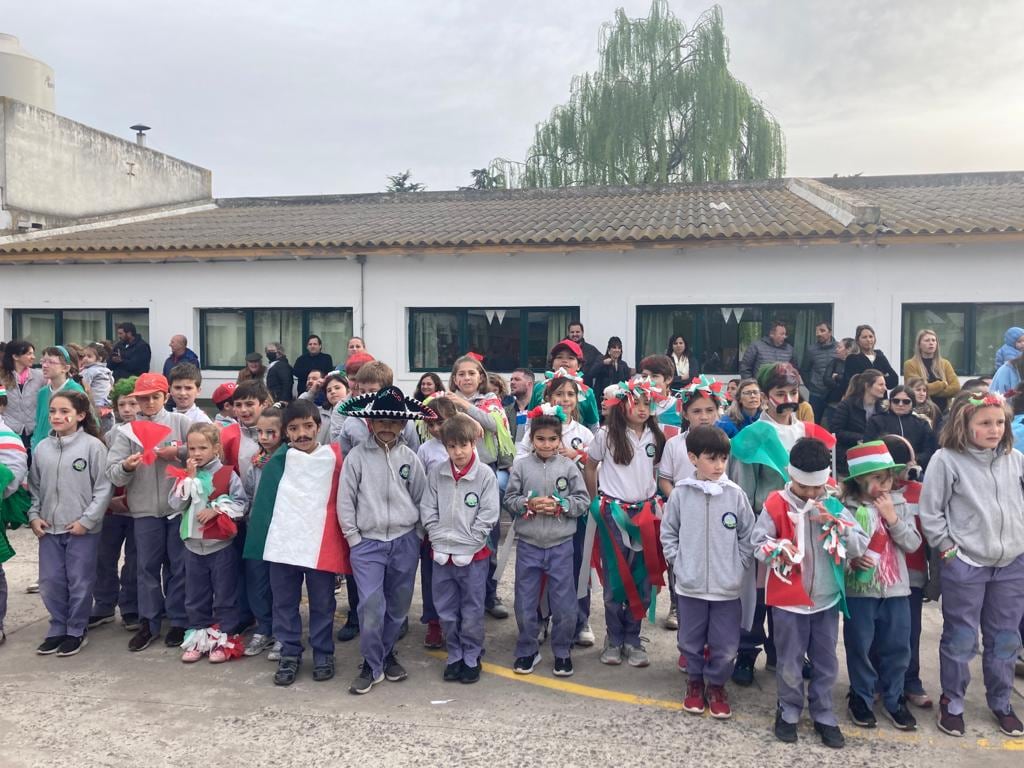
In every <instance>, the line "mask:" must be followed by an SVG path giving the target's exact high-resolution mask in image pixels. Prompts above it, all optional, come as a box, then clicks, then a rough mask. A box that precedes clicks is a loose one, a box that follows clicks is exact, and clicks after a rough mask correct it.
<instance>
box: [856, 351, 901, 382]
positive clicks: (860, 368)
mask: <svg viewBox="0 0 1024 768" xmlns="http://www.w3.org/2000/svg"><path fill="white" fill-rule="evenodd" d="M869 368H874V369H875V370H876V371H878V372H879V373H880V374H882V375H883V376H885V388H886V389H892V388H893V387H895V386H896V385H897V384H899V383H900V375H899V374H898V373H896V371H894V370H893V367H892V365H890V363H889V360H888V359H887V358H886V356H885V355H884V354H883V353H882V350H880V349H876V350H875V362H873V363H872V362H871V361H870V360H868V359H867V358H866V357H864V355H862V354H861V353H860V352H858V353H857V354H856V355H850V356H849V357H848V358H846V369H845V370H844V372H843V392H845V391H846V387H847V386H849V384H850V379H852V378H853V377H854V376H856V375H857V374H858V373H864V371H866V370H868V369H869Z"/></svg>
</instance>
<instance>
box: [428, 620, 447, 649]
mask: <svg viewBox="0 0 1024 768" xmlns="http://www.w3.org/2000/svg"><path fill="white" fill-rule="evenodd" d="M423 645H424V646H426V647H427V648H444V633H443V632H441V622H440V621H428V622H427V636H426V637H424V638H423Z"/></svg>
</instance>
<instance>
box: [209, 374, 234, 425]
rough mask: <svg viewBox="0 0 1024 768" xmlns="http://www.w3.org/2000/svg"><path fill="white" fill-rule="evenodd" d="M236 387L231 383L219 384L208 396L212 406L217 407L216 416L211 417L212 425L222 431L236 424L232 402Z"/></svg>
mask: <svg viewBox="0 0 1024 768" xmlns="http://www.w3.org/2000/svg"><path fill="white" fill-rule="evenodd" d="M237 386H238V385H237V384H236V383H235V382H233V381H229V382H227V383H225V384H219V385H218V386H217V388H216V389H215V390H213V394H212V395H211V396H210V399H211V400H213V404H214V405H215V406H216V407H217V415H216V416H214V417H213V423H214V424H216V425H217V426H218V427H220V428H222V429H223V428H224V427H229V426H231V425H232V424H235V423H237V422H236V421H235V404H234V402H233V400H232V398H234V396H235V388H236V387H237Z"/></svg>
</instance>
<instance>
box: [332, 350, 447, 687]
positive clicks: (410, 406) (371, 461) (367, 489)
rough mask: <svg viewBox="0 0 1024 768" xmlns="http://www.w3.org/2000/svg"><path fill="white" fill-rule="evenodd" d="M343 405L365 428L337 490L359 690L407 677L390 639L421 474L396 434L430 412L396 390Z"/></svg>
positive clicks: (407, 596)
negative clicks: (350, 581) (352, 596)
mask: <svg viewBox="0 0 1024 768" xmlns="http://www.w3.org/2000/svg"><path fill="white" fill-rule="evenodd" d="M364 367H365V366H364ZM341 409H342V411H343V412H344V413H346V414H347V415H348V416H349V417H350V418H349V419H346V423H348V422H349V421H357V420H359V421H361V420H362V419H366V420H367V431H368V437H367V438H366V439H365V440H364V441H363V442H361V443H360V444H359V445H357V446H356V447H355V448H353V449H352V451H351V452H350V453H348V454H347V455H346V457H345V467H344V470H343V471H342V476H341V483H340V484H339V487H338V519H339V520H340V522H341V530H342V533H344V535H345V539H346V540H347V541H348V545H349V548H350V557H351V561H352V573H353V575H354V576H355V577H356V587H357V589H358V591H359V608H358V614H359V628H360V633H359V648H360V650H361V651H362V654H363V666H362V669H361V670H360V673H359V675H358V677H356V679H355V680H353V682H352V685H351V687H350V688H349V692H350V693H353V694H364V693H369V691H370V689H371V688H372V687H373V686H374V685H376V684H377V683H379V682H381V681H382V680H383V679H384V678H385V677H387V679H388V680H390V681H392V682H398V681H400V680H404V679H405V678H406V677H408V673H407V672H406V671H405V669H404V668H403V667H402V665H401V664H399V663H398V659H397V658H396V657H395V642H396V641H397V640H398V635H399V632H400V631H401V627H402V624H403V622H404V621H405V619H406V617H407V615H408V613H409V606H410V605H411V603H412V592H413V582H414V581H415V578H416V565H417V563H418V562H419V552H420V539H421V538H422V534H421V533H420V530H419V522H420V509H419V505H420V501H421V499H422V496H423V490H424V488H425V487H426V475H425V474H424V472H423V465H422V464H421V463H420V460H419V459H418V458H416V454H415V453H414V452H413V450H412V449H411V448H410V447H409V446H408V445H404V444H402V443H401V441H400V440H399V436H400V435H401V433H402V431H403V428H404V427H405V426H406V424H405V422H408V421H412V420H417V419H424V418H428V419H429V418H434V417H435V414H434V412H433V411H432V410H431V409H429V408H427V407H425V406H423V405H422V404H421V403H420V402H418V401H416V400H413V399H411V398H407V397H405V396H404V395H403V394H402V391H401V390H400V389H398V388H397V387H388V388H386V389H383V390H381V391H379V392H369V393H367V394H363V395H360V396H359V397H356V398H351V399H349V400H347V401H345V402H344V403H343V404H342V405H341ZM351 417H357V418H351Z"/></svg>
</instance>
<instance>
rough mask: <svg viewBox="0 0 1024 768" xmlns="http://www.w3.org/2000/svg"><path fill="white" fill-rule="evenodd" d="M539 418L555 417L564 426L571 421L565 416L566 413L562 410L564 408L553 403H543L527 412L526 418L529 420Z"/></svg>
mask: <svg viewBox="0 0 1024 768" xmlns="http://www.w3.org/2000/svg"><path fill="white" fill-rule="evenodd" d="M538 416H554V417H555V418H556V419H558V420H559V421H561V422H562V423H563V424H564V423H565V422H567V421H568V420H569V417H568V416H566V415H565V411H563V410H562V406H560V405H552V404H551V403H541V404H540V405H538V406H537V407H536V408H531V409H530V410H528V411H527V412H526V418H528V419H535V418H537V417H538Z"/></svg>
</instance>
